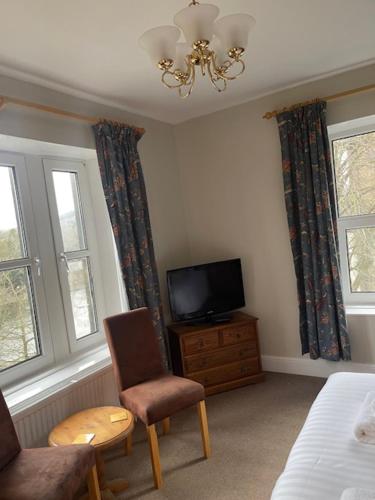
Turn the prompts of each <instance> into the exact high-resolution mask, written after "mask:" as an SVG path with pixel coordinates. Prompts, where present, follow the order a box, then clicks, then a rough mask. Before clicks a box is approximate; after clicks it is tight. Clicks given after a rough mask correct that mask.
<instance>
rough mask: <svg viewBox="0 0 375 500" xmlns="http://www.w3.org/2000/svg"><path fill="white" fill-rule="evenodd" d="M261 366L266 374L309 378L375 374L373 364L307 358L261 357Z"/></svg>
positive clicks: (374, 365)
mask: <svg viewBox="0 0 375 500" xmlns="http://www.w3.org/2000/svg"><path fill="white" fill-rule="evenodd" d="M262 365H263V370H264V371H266V372H278V373H292V374H294V375H309V376H310V377H328V376H329V375H331V374H332V373H336V372H359V373H375V364H366V363H353V362H352V361H338V362H334V361H325V360H323V359H316V360H314V359H310V358H307V357H306V358H305V357H300V358H286V357H281V356H267V355H263V356H262Z"/></svg>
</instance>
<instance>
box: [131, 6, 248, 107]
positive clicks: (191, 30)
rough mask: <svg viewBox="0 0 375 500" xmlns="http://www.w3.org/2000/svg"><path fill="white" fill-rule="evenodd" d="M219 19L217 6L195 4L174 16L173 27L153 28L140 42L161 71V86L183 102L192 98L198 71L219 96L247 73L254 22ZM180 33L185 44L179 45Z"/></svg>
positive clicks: (245, 18) (235, 17) (244, 17)
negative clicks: (175, 92)
mask: <svg viewBox="0 0 375 500" xmlns="http://www.w3.org/2000/svg"><path fill="white" fill-rule="evenodd" d="M218 15H219V9H218V7H216V6H215V5H212V4H200V3H199V2H198V1H197V0H193V1H192V2H191V3H190V4H189V6H188V7H186V8H185V9H182V10H181V11H179V12H178V13H177V14H176V15H175V17H174V23H175V25H174V26H171V25H168V26H159V27H156V28H152V29H150V30H148V31H146V32H145V33H144V34H143V35H142V36H141V38H140V46H141V47H142V48H143V49H145V50H146V52H148V53H149V55H150V58H151V61H152V62H153V64H155V65H156V66H157V67H158V68H159V69H160V70H161V71H162V76H161V81H162V83H163V84H164V85H165V86H166V87H167V88H169V89H175V90H177V91H178V94H179V95H180V97H182V98H186V97H188V96H189V95H190V94H191V92H192V90H193V88H194V85H195V83H196V80H197V74H198V71H199V68H200V72H201V74H202V76H207V77H208V78H209V80H210V81H211V83H212V85H213V87H214V88H215V89H216V90H217V91H218V92H223V91H224V90H226V88H227V86H228V81H231V80H235V79H236V78H238V77H239V76H240V75H242V73H244V71H245V63H244V61H243V59H242V57H243V55H244V53H245V49H246V47H247V44H248V37H249V31H250V29H251V27H252V26H253V25H254V24H255V19H254V18H253V17H252V16H250V15H248V14H231V15H227V16H224V17H221V18H219V19H217V17H218ZM181 32H182V34H183V35H184V38H185V40H186V42H185V43H184V42H182V43H181V42H178V40H179V38H180V35H181Z"/></svg>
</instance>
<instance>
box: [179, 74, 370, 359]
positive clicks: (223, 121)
mask: <svg viewBox="0 0 375 500" xmlns="http://www.w3.org/2000/svg"><path fill="white" fill-rule="evenodd" d="M374 81H375V65H374V66H371V67H367V68H362V69H358V70H356V71H352V72H349V73H345V74H341V75H338V76H335V77H330V78H327V79H324V80H320V81H316V82H313V83H309V84H306V85H303V86H300V87H298V88H294V89H289V90H286V91H283V92H279V93H277V94H274V95H272V96H268V97H264V98H261V99H258V100H255V101H252V102H248V103H246V104H243V105H240V106H237V107H233V108H230V109H227V110H224V111H220V112H217V113H214V114H211V115H208V116H205V117H202V118H198V119H194V120H192V121H189V122H186V123H184V124H181V125H178V126H177V127H176V128H175V136H176V144H177V152H178V159H179V165H180V169H181V176H182V182H183V188H184V196H185V207H186V217H187V227H188V234H189V241H190V250H191V257H192V261H193V262H194V263H199V262H204V261H210V260H215V259H224V258H228V257H241V258H242V262H243V268H244V269H243V270H244V282H245V288H246V299H247V308H246V309H247V310H248V311H249V312H251V313H253V314H254V315H257V316H259V318H260V338H261V348H262V352H263V354H265V355H269V356H280V357H293V358H294V357H299V356H300V342H299V335H298V311H297V296H296V283H295V275H294V268H293V262H292V256H291V250H290V245H289V237H288V227H287V221H286V214H285V207H284V198H283V185H282V175H281V169H280V164H281V153H280V144H279V137H278V130H277V124H276V120H275V119H272V120H264V119H262V115H263V114H264V113H265V112H266V111H270V110H273V109H275V108H280V107H283V106H285V105H289V104H292V103H296V102H299V101H301V100H306V99H311V98H314V97H317V96H326V95H330V94H334V93H336V92H339V91H342V90H346V89H350V88H354V87H359V86H363V85H366V84H369V83H373V82H374ZM232 86H233V87H234V86H235V82H234V83H233V84H232V85H231V86H230V88H229V90H228V92H231V88H232ZM218 99H220V96H218ZM370 114H375V94H374V92H369V93H366V94H361V95H357V96H355V97H350V98H345V99H341V100H337V101H334V102H331V103H330V104H329V105H328V122H329V123H330V124H332V123H337V122H342V121H346V120H350V119H353V118H357V117H361V116H366V115H370ZM349 324H350V333H351V338H352V349H353V361H356V362H361V363H374V362H375V317H373V318H368V317H350V318H349Z"/></svg>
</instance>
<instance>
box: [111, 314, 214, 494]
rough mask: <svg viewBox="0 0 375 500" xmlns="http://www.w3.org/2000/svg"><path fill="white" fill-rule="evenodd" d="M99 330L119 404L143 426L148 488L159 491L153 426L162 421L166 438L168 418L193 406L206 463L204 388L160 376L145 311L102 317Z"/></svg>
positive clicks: (151, 328) (149, 319)
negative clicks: (103, 334) (149, 475)
mask: <svg viewBox="0 0 375 500" xmlns="http://www.w3.org/2000/svg"><path fill="white" fill-rule="evenodd" d="M104 327H105V332H106V336H107V340H108V344H109V349H110V352H111V356H112V364H113V369H114V373H115V378H116V382H117V385H118V389H119V397H120V402H121V404H122V405H123V406H124V407H125V408H126V409H128V410H129V411H131V412H132V413H133V414H134V415H135V416H136V417H138V418H139V419H140V420H142V422H143V423H144V424H145V425H146V428H147V435H148V441H149V446H150V453H151V462H152V470H153V476H154V484H155V487H156V488H161V486H162V482H163V481H162V474H161V467H160V457H159V445H158V438H157V433H156V428H155V424H156V423H157V422H162V425H163V432H164V434H166V433H168V432H169V426H170V420H169V417H170V416H171V415H173V414H174V413H176V412H178V411H180V410H183V409H185V408H188V407H190V406H193V405H197V407H198V414H199V417H200V424H201V433H202V441H203V450H204V456H205V457H206V458H208V457H209V456H210V454H211V450H210V441H209V434H208V426H207V415H206V406H205V401H204V398H205V393H204V388H203V386H202V385H201V384H198V383H197V382H194V381H192V380H188V379H185V378H181V377H176V376H174V375H170V374H168V373H167V372H166V370H165V369H164V367H163V363H162V358H161V354H160V350H159V344H158V340H157V337H156V333H155V329H154V326H153V323H152V317H151V313H150V311H149V310H148V309H147V308H141V309H135V310H133V311H130V312H127V313H123V314H118V315H116V316H112V317H110V318H106V319H105V320H104Z"/></svg>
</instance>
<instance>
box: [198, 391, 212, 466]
mask: <svg viewBox="0 0 375 500" xmlns="http://www.w3.org/2000/svg"><path fill="white" fill-rule="evenodd" d="M197 406H198V415H199V421H200V425H201V434H202V442H203V451H204V456H205V458H209V457H210V456H211V445H210V435H209V433H208V423H207V413H206V403H205V401H204V400H203V401H199V403H198V405H197Z"/></svg>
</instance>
